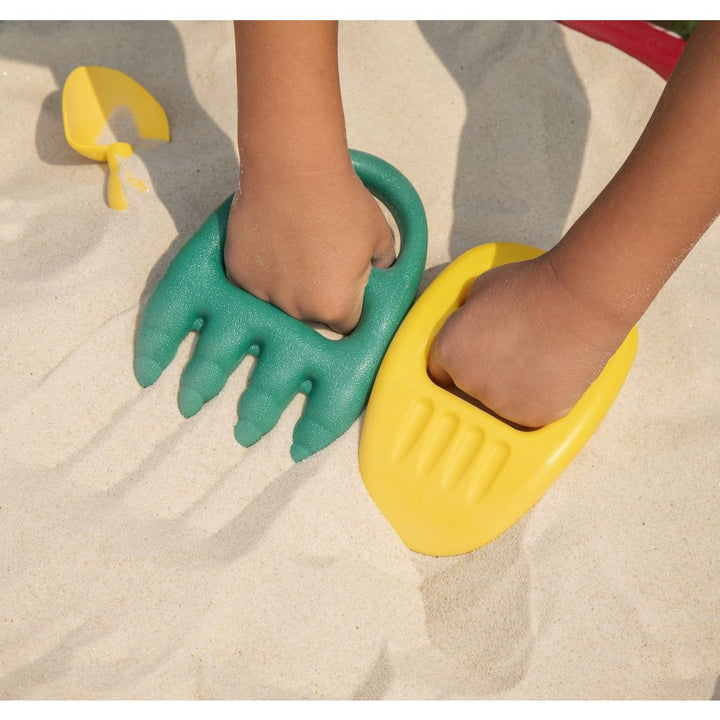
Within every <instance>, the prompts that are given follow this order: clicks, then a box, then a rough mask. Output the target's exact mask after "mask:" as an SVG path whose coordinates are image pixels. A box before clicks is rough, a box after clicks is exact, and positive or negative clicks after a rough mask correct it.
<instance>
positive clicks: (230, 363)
mask: <svg viewBox="0 0 720 720" xmlns="http://www.w3.org/2000/svg"><path fill="white" fill-rule="evenodd" d="M350 156H351V159H352V162H353V166H354V168H355V171H356V172H357V174H358V175H359V177H360V179H361V180H362V181H363V182H364V183H365V185H366V187H367V188H368V189H369V190H370V192H372V193H373V194H374V195H375V196H376V197H377V198H378V199H379V200H380V201H381V202H382V203H383V204H385V206H386V207H387V208H388V210H389V211H390V212H391V214H392V215H393V217H394V219H395V222H396V223H397V226H398V229H399V232H400V237H401V247H400V252H399V254H398V258H397V260H396V261H395V264H394V265H393V266H392V267H390V268H387V269H384V270H379V269H378V268H373V269H372V271H371V272H370V279H369V281H368V285H367V288H366V291H365V298H364V304H363V312H362V315H361V317H360V321H359V323H358V326H357V327H356V329H355V330H354V331H353V332H352V333H351V334H350V335H348V336H347V337H344V338H342V339H340V340H331V339H329V338H326V337H323V336H322V335H321V334H320V333H318V332H316V331H315V330H313V329H312V328H310V327H308V326H307V325H306V324H305V323H303V322H301V321H299V320H296V319H294V318H292V317H290V316H289V315H286V314H285V313H283V312H282V311H281V310H279V309H278V308H276V307H274V306H273V305H270V304H269V303H266V302H264V301H262V300H259V299H258V298H256V297H254V296H253V295H251V294H249V293H247V292H245V291H244V290H242V289H241V288H238V287H236V286H234V285H233V284H232V283H231V282H230V281H229V280H228V279H227V277H226V276H225V269H224V265H223V243H224V240H225V233H226V228H227V217H228V213H229V211H230V204H231V202H232V197H229V198H228V199H227V200H226V201H225V202H224V203H222V205H221V206H220V207H219V208H218V209H217V210H216V211H215V212H214V213H213V214H212V215H211V216H210V217H209V218H208V219H207V220H206V221H205V223H203V225H202V227H201V228H200V229H199V230H198V232H197V233H195V235H193V237H192V238H190V240H188V242H187V243H186V244H185V246H184V247H183V248H182V249H181V250H180V252H179V253H178V255H177V256H176V257H175V258H174V260H173V261H172V262H171V263H170V265H169V267H168V268H167V270H166V272H165V275H164V276H163V277H162V279H161V280H160V282H159V283H158V285H157V287H156V288H155V290H154V292H153V293H152V295H151V296H150V299H149V300H148V304H147V307H146V308H145V311H144V313H143V316H142V318H141V321H140V326H139V330H138V335H137V338H136V345H135V375H136V377H137V379H138V382H139V383H140V384H141V385H142V386H143V387H146V386H148V385H151V384H152V383H153V382H155V381H156V380H157V379H158V377H159V376H160V375H161V373H162V371H163V370H164V369H165V367H167V365H168V364H169V363H170V362H171V361H172V359H173V357H174V356H175V354H176V352H177V349H178V347H179V345H180V343H181V342H182V340H183V338H184V337H185V336H186V335H187V334H188V333H189V332H190V331H191V330H196V331H199V332H200V339H199V341H198V344H197V347H196V349H195V352H194V355H193V358H192V359H191V360H190V362H189V363H188V365H187V367H186V368H185V371H184V372H183V377H182V380H181V383H180V389H179V393H178V404H179V406H180V410H181V412H182V413H183V415H185V416H186V417H189V416H191V415H193V414H195V413H196V412H198V411H199V410H200V408H201V407H202V406H203V404H204V403H206V402H207V401H208V400H210V399H211V398H213V397H215V395H217V394H218V393H219V392H220V391H221V390H222V388H223V387H224V385H225V382H226V380H227V378H228V376H229V375H230V374H232V372H234V370H235V369H236V368H237V366H238V365H239V363H240V362H241V360H242V358H243V357H244V356H245V355H247V354H252V355H256V356H258V357H259V360H258V363H257V366H256V369H255V370H254V372H253V375H252V376H251V378H250V381H249V383H248V389H247V390H246V391H245V393H244V394H243V397H242V398H241V400H240V402H239V403H238V411H239V419H238V423H237V425H236V429H235V436H236V439H237V440H238V442H240V443H241V444H243V445H250V444H252V443H254V442H257V440H258V439H259V438H260V437H262V436H263V435H264V434H265V433H266V432H268V431H269V430H271V429H272V428H273V427H274V426H275V424H276V423H277V420H278V418H279V417H280V415H281V413H282V412H283V410H284V409H285V407H286V406H287V405H288V403H289V402H290V400H292V397H294V395H295V394H297V393H298V392H305V393H307V394H308V400H307V402H306V405H305V409H304V410H303V414H302V415H301V417H300V419H299V420H298V422H297V424H296V427H295V433H294V442H293V447H292V450H291V455H292V457H293V459H295V460H296V461H298V460H301V459H304V458H305V457H308V456H309V455H311V454H313V453H315V452H318V451H319V450H322V449H323V448H324V447H326V446H327V445H329V444H330V443H331V442H333V440H335V439H336V438H338V437H339V436H340V435H342V434H343V433H344V432H345V431H346V430H347V429H348V428H349V427H350V426H351V425H352V423H353V422H354V421H355V420H356V419H357V417H358V416H359V414H360V413H361V412H362V409H363V407H364V405H365V402H366V401H367V397H368V394H369V392H370V387H371V385H372V382H373V380H374V378H375V374H376V373H377V369H378V367H379V365H380V361H381V360H382V357H383V355H384V353H385V350H386V349H387V346H388V344H389V343H390V340H391V338H392V336H393V334H394V332H395V330H396V329H397V328H398V326H399V324H400V322H401V321H402V319H403V317H404V316H405V313H406V312H407V310H408V308H409V307H410V305H411V304H412V301H413V299H414V298H415V294H416V293H417V289H418V285H419V283H420V279H421V277H422V273H423V270H424V268H425V258H426V253H427V220H426V217H425V211H424V209H423V206H422V202H421V201H420V198H419V196H418V194H417V192H416V191H415V189H414V188H413V186H412V185H411V184H410V182H409V181H408V180H407V178H406V177H405V176H404V175H402V174H401V173H400V172H399V171H398V170H396V169H395V168H394V167H392V166H391V165H390V164H388V163H387V162H385V161H384V160H381V159H380V158H377V157H375V156H373V155H370V154H368V153H363V152H360V151H357V150H351V151H350Z"/></svg>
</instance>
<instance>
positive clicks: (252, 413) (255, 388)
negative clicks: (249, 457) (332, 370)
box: [235, 347, 305, 447]
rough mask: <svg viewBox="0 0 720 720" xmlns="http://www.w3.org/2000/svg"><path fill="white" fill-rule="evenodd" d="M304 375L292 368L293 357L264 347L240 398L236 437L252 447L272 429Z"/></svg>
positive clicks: (295, 392) (298, 388)
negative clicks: (286, 356)
mask: <svg viewBox="0 0 720 720" xmlns="http://www.w3.org/2000/svg"><path fill="white" fill-rule="evenodd" d="M304 379H305V378H304V375H303V374H302V372H301V371H300V370H297V369H293V368H292V359H290V358H285V357H283V354H282V353H279V352H276V351H274V350H273V349H271V348H267V347H266V348H265V349H263V350H262V351H261V352H260V356H259V358H258V360H257V363H256V364H255V367H254V368H253V372H252V375H251V376H250V379H249V381H248V385H247V388H246V389H245V391H244V392H243V394H242V395H241V396H240V401H239V402H238V421H237V424H236V425H235V439H236V440H237V441H238V442H239V443H240V444H241V445H243V446H244V447H249V446H250V445H253V444H254V443H256V442H257V441H258V440H259V439H260V438H261V437H262V436H263V435H265V434H266V433H268V432H270V430H272V429H273V428H274V427H275V425H276V424H277V421H278V420H279V419H280V415H282V413H283V411H284V410H285V408H286V407H287V406H288V405H289V404H290V401H291V400H292V399H293V398H294V397H295V395H297V394H298V392H300V388H301V386H302V384H303V382H304Z"/></svg>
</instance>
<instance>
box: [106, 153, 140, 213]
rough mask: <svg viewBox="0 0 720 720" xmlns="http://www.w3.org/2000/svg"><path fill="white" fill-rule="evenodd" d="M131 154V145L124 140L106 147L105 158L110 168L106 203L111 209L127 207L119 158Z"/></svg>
mask: <svg viewBox="0 0 720 720" xmlns="http://www.w3.org/2000/svg"><path fill="white" fill-rule="evenodd" d="M132 154H133V149H132V145H130V144H129V143H126V142H116V143H113V144H112V145H110V147H109V148H108V149H107V153H106V160H107V164H108V168H109V169H110V176H109V177H108V188H107V195H108V205H109V206H110V207H111V208H112V209H113V210H125V209H127V205H128V204H127V199H126V198H125V193H124V192H123V189H122V183H121V182H120V158H128V157H130V156H131V155H132Z"/></svg>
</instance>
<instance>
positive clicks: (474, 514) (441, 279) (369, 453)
mask: <svg viewBox="0 0 720 720" xmlns="http://www.w3.org/2000/svg"><path fill="white" fill-rule="evenodd" d="M540 252H541V251H540V250H537V249H536V248H532V247H529V246H527V245H519V244H515V243H490V244H487V245H480V246H478V247H476V248H474V249H472V250H469V251H468V252H466V253H464V254H463V255H461V256H460V257H459V258H458V259H457V260H455V261H454V262H453V263H451V264H450V265H449V266H448V267H447V268H445V270H444V271H443V272H442V273H441V274H440V275H439V276H438V277H437V278H436V279H435V280H434V281H433V283H432V284H431V285H430V286H429V287H428V289H427V290H426V291H425V292H424V293H423V295H422V296H421V297H420V298H419V299H418V301H417V302H416V303H415V305H414V306H413V308H412V309H411V310H410V312H409V313H408V315H407V317H406V318H405V320H404V322H403V323H402V325H401V326H400V329H399V330H398V332H397V334H396V335H395V337H394V339H393V341H392V343H391V344H390V347H389V348H388V351H387V354H386V355H385V359H384V360H383V362H382V365H381V366H380V370H379V371H378V374H377V378H376V380H375V384H374V386H373V389H372V393H371V395H370V400H369V401H368V407H367V411H366V413H365V419H364V422H363V427H362V432H361V435H360V472H361V474H362V478H363V482H364V483H365V486H366V488H367V490H368V492H369V493H370V496H371V497H372V498H373V500H374V501H375V503H376V504H377V505H378V507H379V508H380V510H381V511H382V512H383V514H384V515H385V517H386V518H387V519H388V521H389V522H390V524H391V525H392V526H393V527H394V528H395V530H396V531H397V533H398V534H399V535H400V537H401V538H402V540H403V542H405V544H406V545H407V546H408V547H410V548H411V549H412V550H415V551H417V552H420V553H424V554H427V555H457V554H460V553H465V552H469V551H471V550H474V549H476V548H478V547H480V546H481V545H484V544H485V543H487V542H489V541H490V540H492V539H493V538H495V537H497V536H498V535H500V534H501V533H502V532H504V531H505V530H506V529H507V528H508V527H510V525H512V524H513V523H514V522H515V521H516V520H518V519H519V518H520V517H521V516H522V515H524V514H525V513H526V512H527V511H528V510H529V509H530V508H531V507H532V506H533V505H534V504H535V503H536V502H537V501H538V500H539V499H540V497H541V496H542V495H543V493H544V492H545V491H546V490H547V489H548V487H549V486H550V485H551V483H552V482H553V481H554V480H555V478H557V476H558V475H559V474H560V473H561V472H562V470H563V469H564V468H565V467H566V466H567V465H568V463H569V462H570V461H571V460H572V458H573V457H574V456H575V455H576V453H577V452H578V451H579V450H580V448H581V447H582V446H583V445H584V444H585V442H586V441H587V439H588V438H589V437H590V436H591V435H592V433H593V432H594V430H595V428H596V427H597V426H598V425H599V423H600V421H601V420H602V418H603V417H604V416H605V414H606V412H607V411H608V409H609V408H610V406H611V404H612V402H613V400H614V398H615V396H616V395H617V393H618V391H619V390H620V387H621V386H622V384H623V382H624V380H625V377H626V375H627V373H628V371H629V369H630V366H631V365H632V362H633V359H634V357H635V352H636V349H637V329H636V328H633V330H632V331H631V332H630V334H629V335H628V337H627V338H626V339H625V341H624V343H623V344H622V346H621V347H620V348H619V349H618V350H617V352H616V353H615V355H613V357H612V358H611V359H610V361H609V362H608V363H607V365H606V366H605V368H604V369H603V371H602V373H601V374H600V375H599V376H598V378H597V379H596V380H595V382H594V383H593V384H592V385H591V386H590V388H588V390H587V391H586V393H585V394H584V395H583V397H582V398H581V399H580V400H579V401H578V403H577V404H576V406H575V407H574V408H573V409H572V410H571V412H570V413H569V414H568V415H566V416H565V417H564V418H561V419H560V420H557V421H555V422H553V423H551V424H549V425H546V426H545V427H542V428H539V429H537V430H519V429H515V428H513V427H511V426H510V425H508V424H506V423H505V422H503V421H502V420H500V419H498V418H496V417H495V416H493V415H490V414H489V413H487V412H485V411H483V410H481V409H480V408H478V406H476V405H473V404H471V403H470V402H468V401H466V400H463V399H461V398H460V397H459V396H457V395H455V394H453V393H452V392H450V391H449V390H445V389H443V388H441V387H439V386H438V385H436V384H435V383H434V382H433V381H432V380H431V379H430V377H429V376H428V373H427V359H428V355H429V352H430V346H431V344H432V340H433V338H434V337H435V334H436V333H437V332H438V330H439V329H440V328H441V327H442V325H443V323H444V321H445V319H446V318H447V317H448V315H450V313H451V312H453V311H454V310H456V309H457V308H458V307H459V306H460V304H461V303H462V301H463V299H464V297H465V296H466V294H467V292H468V291H469V289H470V286H471V284H472V282H473V280H474V279H475V278H476V277H477V276H478V275H480V274H481V273H483V272H485V271H486V270H489V269H490V268H491V267H495V266H497V265H502V264H504V263H508V262H514V261H519V260H526V259H529V258H531V257H535V256H537V255H539V254H540Z"/></svg>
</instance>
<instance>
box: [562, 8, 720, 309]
mask: <svg viewBox="0 0 720 720" xmlns="http://www.w3.org/2000/svg"><path fill="white" fill-rule="evenodd" d="M718 108H720V24H718V23H714V22H708V23H702V24H701V25H700V26H699V27H698V28H697V29H696V31H695V33H693V36H692V39H691V41H690V43H689V44H688V47H687V49H686V50H685V53H684V54H683V56H682V58H681V59H680V61H679V63H678V65H677V67H676V69H675V72H674V73H673V75H672V77H671V78H670V80H669V82H668V84H667V86H666V88H665V91H664V92H663V94H662V96H661V99H660V101H659V103H658V106H657V108H656V109H655V112H654V113H653V115H652V117H651V120H650V122H649V123H648V126H647V128H646V129H645V131H644V132H643V134H642V136H641V138H640V140H639V141H638V143H637V145H636V146H635V148H634V149H633V151H632V153H631V154H630V156H629V157H628V159H627V161H626V162H625V163H624V165H623V166H622V168H621V169H620V170H619V172H618V173H617V175H616V176H615V178H614V179H613V180H612V181H611V182H610V184H609V185H608V186H607V187H606V188H605V190H604V191H603V192H602V193H601V194H600V196H599V197H598V198H597V200H596V201H595V202H594V203H593V204H592V205H591V206H590V208H588V210H587V211H586V212H585V213H584V215H583V216H582V217H581V218H580V219H579V220H578V221H577V222H576V223H575V225H574V226H573V227H572V228H571V229H570V230H569V231H568V233H567V234H566V236H565V237H564V238H563V239H562V241H561V242H560V243H559V244H558V245H557V246H556V247H555V248H553V250H552V251H551V253H550V260H551V262H552V264H553V267H554V268H555V270H556V272H557V274H558V276H559V278H560V279H561V281H562V282H563V284H564V285H565V286H566V287H567V288H568V290H569V291H570V293H571V294H572V295H573V296H574V297H576V298H577V299H578V300H579V302H580V303H581V304H585V305H588V306H594V307H595V308H596V309H599V310H600V311H601V312H603V313H606V315H607V317H608V319H610V320H611V321H618V320H620V321H621V322H628V323H633V322H636V321H637V320H638V319H639V317H640V316H641V315H642V313H643V312H644V311H645V310H646V309H647V306H648V305H649V304H650V302H652V300H653V298H654V297H655V295H656V294H657V292H658V291H659V290H660V289H661V288H662V286H663V285H664V283H665V282H666V281H667V279H668V278H669V277H670V275H671V274H672V272H673V271H674V270H675V269H676V268H677V266H678V265H679V264H680V262H682V260H683V258H684V257H685V256H686V255H687V253H688V252H689V251H690V250H691V249H692V247H693V246H694V244H695V243H696V242H697V241H698V239H699V238H700V237H701V236H702V234H703V233H704V232H705V230H706V229H707V228H708V226H709V225H710V224H711V223H712V221H713V220H714V219H715V217H716V216H717V215H718V213H719V212H720V120H719V119H718Z"/></svg>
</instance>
